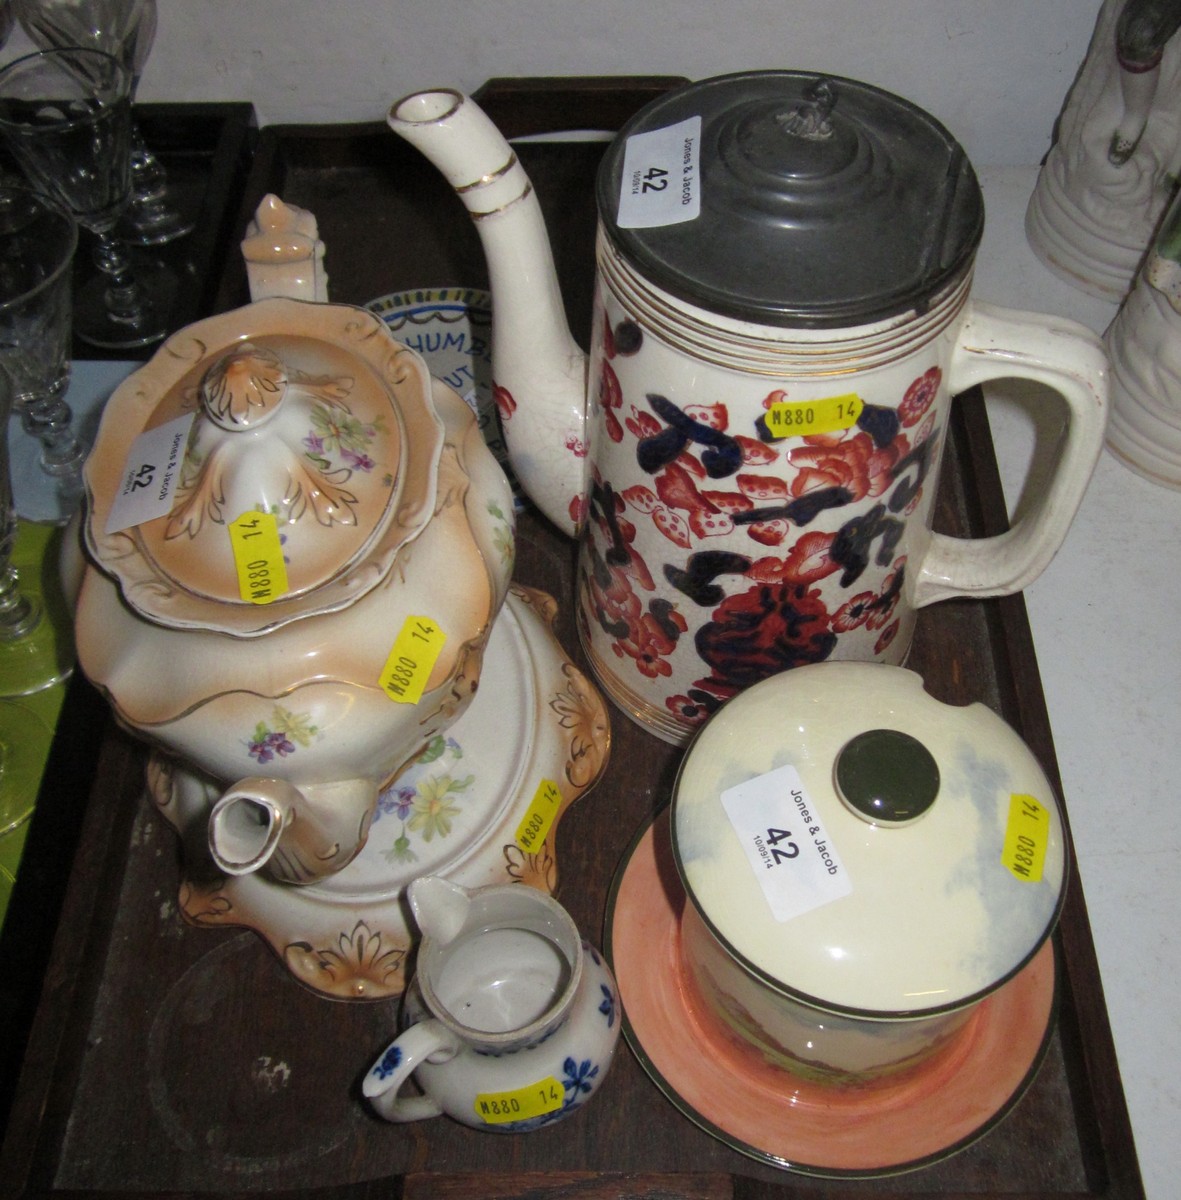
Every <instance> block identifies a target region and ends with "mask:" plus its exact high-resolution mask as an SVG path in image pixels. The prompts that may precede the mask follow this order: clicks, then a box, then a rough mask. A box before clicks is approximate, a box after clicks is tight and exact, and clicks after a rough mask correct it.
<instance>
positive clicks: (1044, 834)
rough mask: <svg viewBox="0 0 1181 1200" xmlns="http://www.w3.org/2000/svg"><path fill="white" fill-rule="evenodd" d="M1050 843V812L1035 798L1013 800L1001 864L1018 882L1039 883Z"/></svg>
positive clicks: (1025, 797)
mask: <svg viewBox="0 0 1181 1200" xmlns="http://www.w3.org/2000/svg"><path fill="white" fill-rule="evenodd" d="M1049 840H1050V813H1049V810H1048V809H1047V808H1046V807H1045V805H1043V804H1039V803H1038V802H1037V801H1036V800H1035V799H1034V798H1033V797H1032V796H1022V795H1016V794H1015V795H1012V796H1010V797H1009V821H1008V824H1007V825H1006V826H1005V845H1004V849H1003V850H1002V851H1001V861H1002V862H1003V863H1004V865H1005V867H1006V868H1007V869H1008V870H1010V871H1012V872H1013V874H1014V875H1016V877H1017V878H1018V879H1021V880H1023V881H1025V882H1026V883H1039V882H1040V881H1041V878H1042V867H1043V866H1044V865H1045V862H1046V845H1047V843H1048V842H1049Z"/></svg>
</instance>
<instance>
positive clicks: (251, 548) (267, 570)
mask: <svg viewBox="0 0 1181 1200" xmlns="http://www.w3.org/2000/svg"><path fill="white" fill-rule="evenodd" d="M229 530H230V545H231V546H232V547H233V549H234V566H235V567H237V569H238V594H239V595H240V596H241V597H242V599H243V600H248V601H249V602H250V603H251V604H270V603H271V601H273V600H278V599H279V597H280V596H283V595H285V594H286V592H287V564H286V563H285V562H284V561H283V546H282V543H281V542H280V541H279V523H278V521H276V520H275V516H274V514H273V513H264V512H244V513H243V514H242V515H241V516H240V517H239V518H238V519H237V520H236V521H231V522H230V525H229Z"/></svg>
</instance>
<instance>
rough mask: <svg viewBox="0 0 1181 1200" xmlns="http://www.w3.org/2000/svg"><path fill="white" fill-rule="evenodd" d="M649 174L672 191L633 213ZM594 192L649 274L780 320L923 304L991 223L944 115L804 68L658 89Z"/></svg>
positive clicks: (701, 297) (736, 312)
mask: <svg viewBox="0 0 1181 1200" xmlns="http://www.w3.org/2000/svg"><path fill="white" fill-rule="evenodd" d="M697 118H699V121H700V123H699V126H698V125H697V124H696V123H695V119H697ZM662 131H663V132H662ZM669 131H672V134H673V139H674V144H673V145H672V146H671V147H668V146H665V147H664V149H665V150H666V153H664V154H663V156H662V154H661V152H660V151H661V142H662V139H664V133H666V132H669ZM645 135H651V136H650V137H648V138H647V139H645ZM637 138H639V140H637ZM694 142H695V143H696V144H694ZM647 146H651V147H653V150H652V151H648V150H645V147H647ZM678 148H679V150H678ZM653 153H654V157H652V158H651V161H650V162H648V163H646V162H645V155H646V154H653ZM653 170H654V171H655V172H656V173H653V174H652V175H651V176H650V177H649V176H648V175H647V174H646V172H648V171H653ZM645 187H647V189H648V190H647V192H645ZM654 189H658V190H659V191H660V192H662V193H663V194H664V195H663V197H662V198H663V199H666V200H667V199H669V198H672V199H671V202H670V203H669V204H668V206H667V207H665V208H664V209H663V214H664V215H663V216H662V215H661V213H660V212H656V213H655V215H654V216H653V215H649V216H647V217H645V216H642V215H641V216H639V217H637V215H636V213H635V211H634V209H635V208H636V206H637V205H641V206H642V203H646V202H648V201H649V200H650V201H652V202H653V203H657V202H658V198H657V196H656V195H655V194H653V192H654ZM670 189H671V190H670ZM633 197H638V199H633ZM597 199H598V206H599V213H600V216H601V218H602V220H603V223H604V226H605V229H606V231H607V233H608V236H609V237H610V239H611V241H612V242H613V243H614V245H615V246H616V247H617V248H618V249H619V250H620V252H621V253H622V254H623V256H624V258H625V259H627V260H628V261H629V262H630V263H631V265H632V266H633V267H634V269H636V270H637V271H638V272H639V273H640V274H641V275H642V276H644V277H645V278H646V279H648V280H649V281H651V282H652V283H654V284H656V285H657V286H659V287H661V288H664V289H665V290H667V291H668V292H671V293H672V294H673V295H674V296H676V297H678V298H680V299H682V300H685V301H688V302H689V303H691V304H695V305H697V306H698V307H701V308H704V309H706V310H708V311H710V312H714V313H718V314H721V315H724V316H728V317H736V318H739V319H741V320H749V321H755V322H757V323H759V324H764V325H774V326H779V327H785V328H791V327H801V328H832V327H837V326H844V325H855V324H863V323H868V322H871V321H875V320H880V319H885V318H887V317H891V316H895V315H897V314H901V313H905V312H908V311H911V310H916V311H920V312H921V311H923V310H924V309H925V307H926V306H927V304H928V302H929V301H930V300H931V299H932V298H933V297H935V296H936V295H937V294H938V293H940V292H941V291H942V290H943V289H944V288H945V287H946V286H947V285H948V284H950V283H952V282H953V281H955V280H956V279H957V278H959V277H960V276H961V275H962V274H963V273H964V272H965V271H966V270H968V269H969V267H970V265H971V261H972V258H973V255H974V254H975V251H976V247H977V246H978V245H979V242H980V237H981V234H982V233H983V229H984V203H983V198H982V196H981V192H980V186H979V183H978V182H977V179H976V175H975V173H974V171H973V170H972V166H971V164H970V163H969V162H968V159H967V156H966V155H965V154H964V151H963V149H962V148H961V147H960V145H959V144H958V143H957V142H956V140H955V139H954V138H953V137H952V136H951V134H950V133H948V131H947V130H946V129H945V128H944V127H943V126H942V125H941V124H940V123H939V122H938V121H936V120H935V119H934V118H933V117H932V116H930V115H929V114H928V113H926V112H924V111H923V110H922V109H920V108H918V107H917V106H916V105H914V104H911V103H910V102H909V101H906V100H903V99H901V98H900V97H898V96H894V95H892V94H890V93H889V92H885V91H882V90H881V89H880V88H876V87H872V86H870V85H869V84H865V83H858V82H857V81H855V80H851V79H842V78H838V77H836V76H823V75H817V74H815V73H809V72H802V71H761V72H748V73H741V74H736V75H725V76H720V77H718V78H715V79H708V80H704V81H701V82H698V83H692V84H689V85H687V86H685V87H683V88H679V89H677V90H676V91H673V92H670V93H668V94H667V95H665V96H663V97H661V98H660V99H658V100H656V101H653V102H652V103H651V104H649V105H648V106H647V107H645V108H644V109H642V110H641V111H640V112H639V113H637V114H636V116H634V117H633V118H632V120H631V121H629V122H628V124H627V125H625V126H624V127H623V129H622V130H621V131H620V134H619V136H618V137H617V138H616V139H615V141H614V142H613V143H612V144H611V146H610V147H609V149H608V151H607V153H606V155H605V157H604V159H603V162H602V164H601V166H600V168H599V175H598V182H597ZM690 212H695V213H696V215H695V216H692V217H689V218H688V219H685V218H686V214H687V213H690ZM665 217H669V218H670V219H669V220H667V221H666V220H665ZM637 220H638V221H639V222H641V223H640V224H638V225H637V224H636V221H637ZM649 221H655V222H656V223H651V224H648V223H646V222H649Z"/></svg>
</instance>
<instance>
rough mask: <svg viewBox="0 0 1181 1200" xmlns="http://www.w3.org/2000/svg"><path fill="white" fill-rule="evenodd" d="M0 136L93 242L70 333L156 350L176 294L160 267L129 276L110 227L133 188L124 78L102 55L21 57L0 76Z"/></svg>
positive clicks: (140, 267) (147, 266)
mask: <svg viewBox="0 0 1181 1200" xmlns="http://www.w3.org/2000/svg"><path fill="white" fill-rule="evenodd" d="M0 135H2V136H3V137H4V140H5V141H6V142H7V143H8V146H9V149H10V150H11V151H12V154H13V157H14V158H15V159H16V160H17V162H18V163H19V164H20V166H21V167H22V169H23V170H24V172H25V174H26V175H28V176H29V178H30V179H31V180H32V181H33V182H34V183H35V184H36V185H37V186H38V187H39V188H41V189H42V190H44V191H45V192H46V193H47V194H48V195H50V196H52V197H53V198H54V199H56V200H57V201H58V202H59V203H61V204H62V205H63V206H64V207H65V208H66V209H67V210H68V211H69V212H71V213H72V214H73V215H74V216H75V217H76V218H77V220H78V222H79V224H80V225H82V226H83V227H85V228H86V229H88V230H90V232H92V233H93V234H94V235H95V237H96V239H97V245H96V247H95V253H94V261H95V264H96V265H97V266H98V268H99V276H98V278H97V279H94V280H91V281H90V282H89V283H88V284H85V285H83V286H81V287H79V288H78V289H77V293H76V295H75V300H74V332H75V333H76V334H77V335H78V337H80V338H81V339H82V340H83V341H86V342H89V343H91V344H92V345H95V346H102V347H107V348H111V349H131V348H134V347H137V346H146V345H149V344H151V343H152V342H156V341H159V340H160V339H161V338H162V337H163V336H164V335H165V333H167V331H168V326H167V318H168V314H169V312H170V311H171V308H172V300H173V298H174V296H175V293H176V278H175V276H173V275H172V273H171V272H170V271H168V269H167V268H166V267H165V266H164V265H163V264H162V263H141V264H136V266H135V268H134V269H133V267H132V262H131V256H130V254H129V253H128V250H127V246H126V245H125V244H124V242H123V241H122V240H121V239H120V238H119V237H117V236H116V234H115V227H116V225H117V224H118V223H119V218H120V216H121V215H122V214H123V212H124V210H125V209H126V207H127V202H128V199H129V195H130V182H131V157H130V155H131V73H130V72H129V71H128V70H127V68H126V67H125V66H123V64H122V63H120V62H119V61H118V59H116V58H114V57H112V56H111V55H109V54H107V53H105V52H104V51H102V50H88V49H85V48H74V49H67V50H42V51H40V52H39V53H36V54H27V55H25V56H24V57H23V58H18V59H16V60H15V61H14V62H11V63H9V64H8V65H7V66H6V67H4V68H3V69H0Z"/></svg>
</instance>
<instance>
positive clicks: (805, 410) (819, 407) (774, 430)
mask: <svg viewBox="0 0 1181 1200" xmlns="http://www.w3.org/2000/svg"><path fill="white" fill-rule="evenodd" d="M864 407H865V403H864V401H863V400H862V399H861V397H860V396H858V395H857V394H856V393H854V392H850V393H848V394H847V395H844V396H829V397H827V398H826V399H824V400H804V401H800V402H797V403H788V402H787V401H781V402H778V403H775V404H772V405H771V407H770V408H768V409H767V417H766V422H767V429H768V431H769V432H770V433H771V434H772V436H774V437H807V436H808V434H810V433H835V432H836V431H837V430H838V429H852V427H853V426H854V425H856V424H857V418H858V417H860V416H861V410H862V409H863V408H864Z"/></svg>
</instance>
